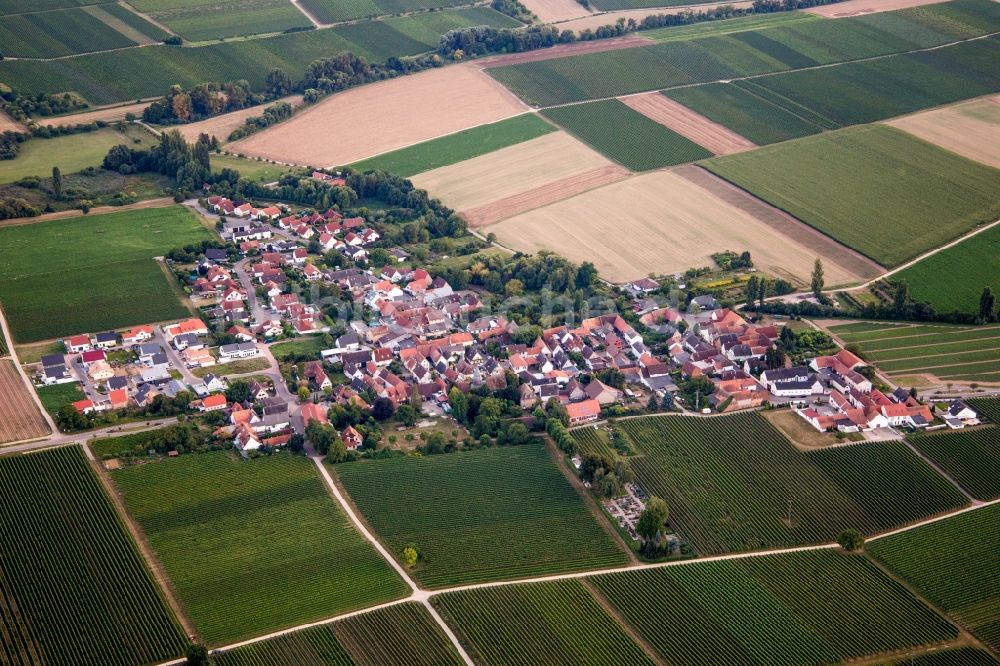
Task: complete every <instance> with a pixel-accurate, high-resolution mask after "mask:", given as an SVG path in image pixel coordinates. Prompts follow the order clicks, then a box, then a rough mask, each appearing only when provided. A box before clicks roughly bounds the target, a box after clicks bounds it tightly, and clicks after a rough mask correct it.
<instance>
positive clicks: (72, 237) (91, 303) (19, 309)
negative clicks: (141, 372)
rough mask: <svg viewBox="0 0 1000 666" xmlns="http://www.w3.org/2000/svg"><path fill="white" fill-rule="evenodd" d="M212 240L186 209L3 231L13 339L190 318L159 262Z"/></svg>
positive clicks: (2, 282) (0, 275)
mask: <svg viewBox="0 0 1000 666" xmlns="http://www.w3.org/2000/svg"><path fill="white" fill-rule="evenodd" d="M208 238H210V235H209V232H208V230H207V229H205V227H203V226H202V225H201V223H200V222H199V221H198V219H197V218H196V217H195V216H194V215H193V214H192V213H191V212H190V211H188V210H187V209H186V208H183V207H181V206H171V207H169V208H149V209H142V210H132V211H125V212H121V213H110V214H108V215H91V216H88V217H83V218H72V219H66V220H53V221H49V222H38V223H35V224H26V225H21V226H12V227H5V228H0V302H2V303H3V308H4V312H5V313H6V314H7V319H8V323H9V326H10V330H11V334H12V335H13V336H14V340H15V341H17V342H18V343H25V342H35V341H38V340H48V339H50V338H56V337H60V336H65V335H72V334H75V333H82V332H94V331H103V330H107V329H109V328H121V327H124V326H129V325H132V324H144V323H149V322H156V321H164V320H166V319H171V318H174V317H181V316H184V315H186V314H187V313H188V310H187V308H185V307H184V306H183V305H182V304H181V303H180V301H179V300H178V297H177V295H176V293H175V292H174V290H173V289H172V288H171V285H170V284H169V283H168V282H167V277H166V275H165V274H164V272H163V270H162V269H161V267H160V266H159V265H158V264H157V262H156V261H154V260H153V257H156V256H162V255H163V254H165V253H166V252H168V251H169V250H172V249H174V248H177V247H182V246H184V245H188V244H190V243H194V242H197V241H201V240H205V239H208ZM55 257H58V260H56V259H55Z"/></svg>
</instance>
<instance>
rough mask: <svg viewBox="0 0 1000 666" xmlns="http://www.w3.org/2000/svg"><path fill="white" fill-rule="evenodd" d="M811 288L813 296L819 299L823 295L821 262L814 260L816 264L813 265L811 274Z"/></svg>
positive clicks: (817, 259)
mask: <svg viewBox="0 0 1000 666" xmlns="http://www.w3.org/2000/svg"><path fill="white" fill-rule="evenodd" d="M810 284H811V286H812V293H813V296H815V297H816V298H819V297H820V296H821V295H822V293H823V262H822V261H820V260H819V257H817V258H816V263H815V264H813V272H812V282H811V283H810Z"/></svg>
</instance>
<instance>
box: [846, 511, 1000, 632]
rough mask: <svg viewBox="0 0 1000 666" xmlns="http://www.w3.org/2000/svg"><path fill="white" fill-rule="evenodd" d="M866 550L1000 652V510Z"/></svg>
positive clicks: (945, 523) (957, 518)
mask: <svg viewBox="0 0 1000 666" xmlns="http://www.w3.org/2000/svg"><path fill="white" fill-rule="evenodd" d="M865 550H866V551H867V552H868V553H870V554H871V555H872V556H874V557H875V558H877V559H878V560H879V561H881V562H882V563H883V564H884V565H886V566H887V567H888V568H889V569H891V570H892V572H893V573H895V574H896V575H897V576H900V577H901V578H902V579H903V580H905V581H906V582H907V583H909V584H910V585H913V586H914V587H916V588H917V591H918V592H920V593H921V594H923V595H924V596H926V597H927V599H928V600H930V602H931V603H933V604H934V605H935V606H938V607H939V608H941V609H943V610H944V611H945V612H947V613H948V614H949V615H950V616H951V617H953V618H955V619H956V620H957V621H958V623H959V624H961V625H962V626H964V627H965V628H966V629H968V630H969V631H971V632H972V633H973V634H975V636H976V637H977V638H979V639H981V640H982V641H983V642H985V643H987V644H988V645H989V646H990V647H992V648H993V649H994V650H996V649H998V648H1000V577H997V575H996V566H995V564H996V553H997V551H998V550H1000V506H997V505H995V506H989V507H985V508H982V509H976V510H974V511H968V512H966V513H964V514H961V515H959V516H953V517H951V518H947V519H945V520H941V521H938V522H936V523H932V524H930V525H925V526H924V527H921V528H919V529H915V530H911V531H909V532H904V533H902V534H896V535H894V536H891V537H886V538H885V539H879V540H878V541H875V542H872V543H870V544H867V545H866V546H865Z"/></svg>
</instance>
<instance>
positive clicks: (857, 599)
mask: <svg viewBox="0 0 1000 666" xmlns="http://www.w3.org/2000/svg"><path fill="white" fill-rule="evenodd" d="M984 556H985V555H984ZM591 581H592V583H593V585H594V587H596V588H597V589H598V590H599V591H600V593H601V594H602V595H603V596H604V597H605V598H606V599H607V600H608V602H610V605H611V606H612V607H613V608H614V610H615V611H617V612H618V613H619V614H620V616H621V617H622V618H624V620H625V621H626V622H627V623H629V624H630V625H632V626H633V627H634V628H635V630H636V632H637V633H638V634H639V636H641V637H642V638H643V639H644V640H645V641H646V642H647V643H649V645H650V646H652V648H653V649H654V650H655V651H656V652H657V653H658V654H659V655H660V656H661V658H663V659H664V660H665V661H669V663H698V664H714V665H719V666H730V665H732V666H738V665H742V664H795V665H797V666H806V665H809V664H829V663H841V662H844V661H848V660H851V659H854V658H858V657H863V656H865V655H869V654H878V653H885V652H892V651H895V650H901V649H903V648H907V647H920V646H923V645H926V644H928V643H934V642H938V641H943V640H946V639H951V638H955V637H956V636H957V635H958V631H957V630H956V628H955V627H954V626H952V625H951V624H949V623H948V622H947V621H946V620H944V619H943V618H941V617H940V616H939V615H938V614H937V613H936V612H935V611H933V610H932V609H930V608H928V607H927V606H925V605H924V604H923V603H921V602H920V601H918V600H917V599H916V598H915V597H914V596H913V595H912V594H911V593H910V592H908V591H907V590H906V589H905V588H904V587H903V586H901V585H899V584H898V583H896V582H895V581H893V580H891V579H890V578H889V577H888V576H886V575H885V574H883V573H882V572H881V571H879V570H878V568H876V567H875V566H873V565H872V564H871V562H869V561H867V560H866V559H865V558H863V557H860V556H855V555H845V554H843V553H840V552H836V551H832V550H824V551H814V552H806V553H796V554H791V555H778V556H768V557H753V558H746V559H742V560H733V561H728V562H711V563H703V564H698V563H694V564H691V565H686V566H679V567H667V568H660V569H651V570H646V571H637V572H636V571H634V572H625V573H619V574H612V575H607V576H597V577H595V578H592V579H591ZM678 627H683V630H680V631H679V630H678Z"/></svg>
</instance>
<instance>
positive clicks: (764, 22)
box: [642, 11, 823, 42]
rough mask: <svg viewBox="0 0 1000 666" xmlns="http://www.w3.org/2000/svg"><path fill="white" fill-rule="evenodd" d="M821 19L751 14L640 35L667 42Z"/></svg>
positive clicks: (800, 14)
mask: <svg viewBox="0 0 1000 666" xmlns="http://www.w3.org/2000/svg"><path fill="white" fill-rule="evenodd" d="M822 20H823V19H822V18H820V17H819V16H816V15H815V14H807V13H806V12H798V11H795V12H773V13H767V14H751V15H750V16H740V17H738V18H731V19H721V20H718V21H704V22H701V23H691V24H688V25H672V26H669V27H666V28H656V29H654V30H644V31H643V32H642V37H643V39H650V40H653V41H656V42H669V41H675V40H686V39H691V38H693V37H709V36H711V35H729V34H732V33H734V32H745V31H747V30H761V29H763V28H773V27H775V26H779V25H788V24H791V23H802V22H804V21H822Z"/></svg>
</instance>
